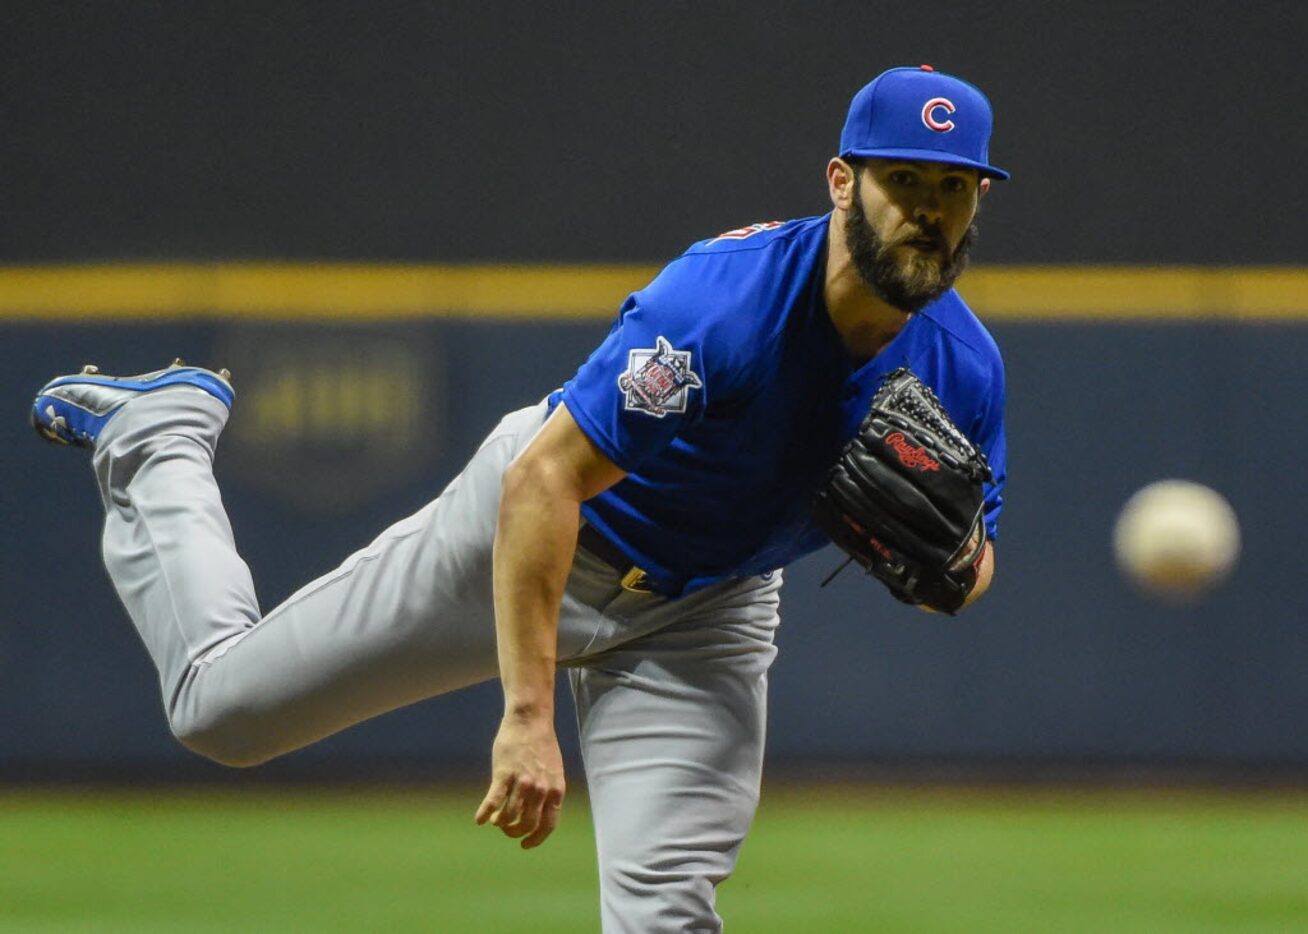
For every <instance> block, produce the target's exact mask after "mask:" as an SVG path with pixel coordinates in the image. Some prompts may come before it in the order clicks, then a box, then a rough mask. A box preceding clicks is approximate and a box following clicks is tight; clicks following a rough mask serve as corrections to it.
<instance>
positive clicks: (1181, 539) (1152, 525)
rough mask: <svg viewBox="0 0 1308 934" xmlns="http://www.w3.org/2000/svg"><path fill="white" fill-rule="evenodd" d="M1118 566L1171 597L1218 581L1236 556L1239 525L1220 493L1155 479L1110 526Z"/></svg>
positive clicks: (1148, 587)
mask: <svg viewBox="0 0 1308 934" xmlns="http://www.w3.org/2000/svg"><path fill="white" fill-rule="evenodd" d="M1113 548H1114V551H1115V553H1116V555H1117V564H1118V567H1120V568H1121V569H1122V571H1123V573H1125V574H1126V575H1127V577H1129V578H1130V579H1131V580H1133V581H1134V582H1135V583H1136V584H1138V585H1139V586H1140V587H1141V588H1143V589H1144V590H1145V591H1147V592H1149V593H1151V594H1154V595H1157V596H1162V597H1168V598H1172V599H1185V598H1193V597H1196V596H1199V595H1200V594H1202V593H1204V592H1205V591H1208V590H1210V589H1211V588H1212V587H1214V586H1216V585H1217V584H1218V583H1220V582H1221V581H1222V580H1223V579H1224V578H1225V577H1226V576H1227V575H1228V574H1230V572H1231V569H1232V568H1234V567H1235V562H1236V559H1237V558H1238V557H1239V554H1240V524H1239V521H1238V520H1237V519H1236V516H1235V510H1233V509H1232V508H1231V504H1230V503H1228V502H1227V501H1226V499H1225V498H1224V497H1223V496H1222V495H1221V494H1220V493H1218V492H1217V491H1216V490H1213V489H1210V488H1209V487H1206V486H1204V485H1203V484H1200V483H1192V482H1190V481H1188V480H1159V481H1157V482H1156V483H1151V484H1149V485H1148V486H1145V487H1143V488H1141V489H1140V490H1139V491H1138V492H1137V493H1136V494H1135V495H1134V496H1132V497H1131V498H1130V499H1129V500H1127V501H1126V505H1125V506H1123V507H1122V512H1121V513H1120V514H1119V515H1118V517H1117V525H1116V527H1115V528H1114V530H1113Z"/></svg>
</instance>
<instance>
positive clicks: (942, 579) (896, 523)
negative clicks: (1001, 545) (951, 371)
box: [813, 368, 992, 613]
mask: <svg viewBox="0 0 1308 934" xmlns="http://www.w3.org/2000/svg"><path fill="white" fill-rule="evenodd" d="M991 479H992V477H991V473H990V466H989V465H988V464H987V463H986V459H985V455H983V454H982V453H981V452H980V451H979V450H977V448H976V447H975V446H974V445H973V444H972V442H971V441H969V440H968V439H967V436H966V435H964V434H963V432H961V431H959V429H958V427H957V426H956V425H955V424H954V423H953V421H952V420H951V419H950V418H949V413H947V412H946V411H945V409H944V406H942V405H941V404H940V400H939V399H937V398H936V395H935V393H933V392H932V391H931V390H930V388H928V387H927V386H926V385H925V384H924V383H922V381H921V380H919V379H918V378H917V377H916V376H915V375H914V374H913V372H912V371H911V370H908V369H904V368H901V369H898V370H895V371H894V372H893V373H890V374H888V375H887V376H886V377H885V379H884V380H883V381H882V383H881V386H880V387H879V388H878V389H877V392H876V395H875V396H874V397H873V399H872V406H871V409H870V410H869V411H868V414H867V416H866V417H865V418H864V419H863V423H862V424H861V425H860V426H859V430H858V433H857V434H855V435H854V437H853V439H851V440H850V442H849V444H848V445H846V446H845V449H844V451H842V452H841V455H840V457H839V459H838V460H837V461H836V463H835V464H834V465H833V466H832V468H831V471H830V472H829V473H828V474H827V477H826V480H825V481H824V483H823V485H822V488H821V489H820V490H819V491H818V495H817V499H816V501H815V503H814V506H813V518H814V521H815V522H816V523H817V525H818V527H819V528H821V529H822V530H823V531H824V532H826V533H827V535H829V536H830V537H831V540H832V541H833V542H835V543H836V544H837V545H839V546H840V548H842V549H843V550H844V551H845V552H846V553H847V554H848V555H849V556H850V560H853V561H857V562H858V563H859V564H860V565H861V566H862V567H863V568H864V569H865V570H866V571H867V572H868V573H869V574H872V575H873V576H875V577H876V578H877V579H878V580H880V581H881V582H882V583H884V584H885V585H886V587H887V588H889V590H890V592H891V593H892V594H893V595H894V596H895V597H896V598H898V599H899V600H902V601H904V602H905V603H911V604H915V605H917V604H920V605H924V606H928V607H930V608H931V609H934V610H940V611H941V612H944V613H955V612H957V611H958V610H959V608H961V607H962V605H963V603H964V602H965V601H966V600H967V595H968V594H969V593H971V592H972V588H973V587H975V586H976V580H977V567H978V565H979V564H980V560H981V557H982V555H984V554H985V544H986V536H985V528H984V525H983V522H982V514H983V512H984V508H985V499H984V484H985V483H986V482H988V481H989V480H991Z"/></svg>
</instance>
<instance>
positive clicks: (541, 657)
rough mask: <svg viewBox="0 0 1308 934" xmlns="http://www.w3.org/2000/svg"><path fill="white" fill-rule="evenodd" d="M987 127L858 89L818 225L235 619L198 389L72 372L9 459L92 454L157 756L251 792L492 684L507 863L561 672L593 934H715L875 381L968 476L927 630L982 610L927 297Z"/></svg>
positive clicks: (948, 108) (963, 347)
mask: <svg viewBox="0 0 1308 934" xmlns="http://www.w3.org/2000/svg"><path fill="white" fill-rule="evenodd" d="M991 120H992V118H991V109H990V105H989V102H988V101H987V99H986V98H985V97H984V96H983V95H982V93H981V92H980V91H979V90H977V89H976V88H975V87H973V86H972V85H970V84H968V83H966V82H964V81H962V80H960V79H958V78H955V77H952V76H949V75H945V74H942V73H939V72H935V71H933V70H932V69H931V68H929V67H928V66H922V67H920V68H896V69H892V70H890V71H887V72H885V73H883V74H881V75H880V76H878V77H877V78H876V79H875V80H873V81H872V82H871V83H870V84H868V85H867V86H866V87H864V88H863V89H862V90H860V91H859V92H858V93H857V94H856V95H855V96H854V98H853V100H852V102H851V104H850V108H849V114H848V118H847V121H846V123H845V126H844V131H843V133H842V135H841V141H840V150H839V156H838V157H837V158H833V159H831V161H830V162H829V164H828V165H827V169H826V179H827V184H828V191H829V194H830V198H831V203H832V210H831V211H830V212H829V213H827V214H825V215H823V216H820V217H811V218H806V219H801V220H795V221H790V222H787V223H778V222H772V223H763V224H754V225H752V226H749V227H744V228H741V229H738V230H732V231H730V232H728V233H724V234H722V235H721V236H718V237H714V238H712V239H709V240H705V241H702V242H699V243H696V244H695V245H693V246H692V247H690V249H688V250H687V251H686V252H685V253H684V254H683V255H681V256H680V257H678V258H676V259H675V260H673V261H672V262H671V263H669V264H668V265H667V266H666V267H665V268H664V269H663V270H662V272H660V274H659V275H658V276H657V277H656V278H655V279H654V281H653V282H651V283H650V284H649V285H648V286H646V287H645V288H643V289H640V290H639V291H637V292H635V293H633V294H632V295H631V296H630V297H629V298H628V299H627V300H626V302H625V303H624V304H623V305H622V307H621V309H620V311H619V313H618V316H617V319H616V320H615V321H614V323H613V325H612V328H611V329H610V331H609V333H608V335H607V337H606V338H605V339H604V341H603V342H602V343H601V344H600V345H599V347H598V348H597V349H596V350H595V351H594V352H593V353H592V354H591V356H590V358H589V359H587V360H586V361H585V362H584V363H583V364H582V365H581V367H580V369H579V370H578V371H577V373H576V375H575V376H574V377H573V378H572V379H570V380H569V381H568V382H567V383H566V384H565V385H564V386H563V387H562V388H561V389H559V390H557V391H555V392H553V393H551V394H550V395H549V396H548V397H547V398H546V399H544V400H542V401H541V402H540V403H539V404H538V405H535V406H532V407H530V408H526V409H522V410H520V411H515V412H512V413H511V414H509V415H508V416H506V417H505V418H504V419H503V420H502V421H501V422H500V423H499V425H498V426H497V427H495V429H494V430H493V431H491V433H490V434H489V436H488V437H487V438H486V439H485V441H484V442H483V443H482V445H481V447H480V448H479V449H478V450H477V452H476V453H475V454H474V455H473V456H472V458H471V460H470V461H469V463H468V464H467V466H466V467H465V469H464V470H463V471H462V472H461V473H460V474H459V475H458V476H457V477H456V478H455V479H454V480H453V481H452V482H451V483H450V484H449V486H448V487H447V488H446V489H445V490H444V491H443V492H442V493H441V495H440V496H439V497H438V498H437V499H436V500H435V501H433V502H431V503H430V504H428V505H427V506H426V507H425V508H423V509H422V510H420V511H419V512H417V513H416V514H414V515H412V516H409V517H408V518H406V519H403V520H401V521H400V522H398V523H397V524H395V525H393V526H392V527H390V528H389V529H387V530H386V531H384V532H382V533H381V535H380V536H378V537H377V538H376V539H375V540H374V541H373V542H372V543H371V544H369V545H368V546H367V547H365V548H363V549H362V550H361V551H359V552H357V553H356V554H354V555H351V556H350V557H349V558H347V559H346V560H345V561H344V563H343V564H341V565H340V566H339V567H338V568H337V569H336V570H334V571H332V572H330V573H328V574H326V575H324V576H323V577H321V578H319V579H318V580H316V581H313V582H312V583H309V584H307V585H305V586H304V587H303V588H302V589H300V590H299V591H298V592H296V593H295V594H293V595H292V596H291V597H290V598H289V599H287V600H286V601H285V602H284V603H283V604H282V605H280V606H278V607H276V608H275V609H272V610H270V611H268V612H266V613H264V612H262V611H261V610H260V608H259V605H258V603H257V601H256V599H255V593H254V586H253V583H252V581H251V576H250V572H249V570H248V569H247V567H246V565H245V563H244V562H243V561H242V560H241V558H240V556H239V555H238V553H237V550H236V547H235V544H234V542H233V537H232V531H231V527H230V525H229V524H228V521H227V517H226V515H225V513H224V510H223V505H222V502H221V500H220V497H219V491H218V488H217V486H216V484H215V481H214V478H213V473H212V461H213V457H214V451H215V448H216V446H217V443H218V437H219V434H220V433H221V432H222V429H223V427H224V425H225V424H226V422H227V419H228V415H229V412H230V409H231V406H232V403H233V399H234V391H233V388H232V385H231V381H230V378H229V376H228V374H227V372H226V371H220V372H210V371H208V370H204V369H201V368H198V367H192V366H185V365H182V364H181V362H180V361H178V363H176V364H174V365H173V366H170V367H168V368H166V369H163V370H160V371H158V372H154V373H147V374H144V375H140V376H132V377H121V378H115V377H110V376H105V375H101V374H100V373H99V372H98V371H97V370H95V368H94V367H88V368H87V369H86V370H84V371H83V372H82V373H79V374H76V375H72V376H65V377H61V378H58V379H55V380H53V381H51V382H50V383H49V384H47V385H46V386H45V387H43V388H42V389H41V390H40V392H39V394H38V395H37V397H36V400H35V402H34V404H33V409H32V419H33V424H34V425H35V427H36V428H37V430H38V432H39V433H40V434H41V435H42V436H43V437H45V438H47V439H49V440H51V441H56V442H61V443H65V444H72V445H78V446H82V447H86V448H90V449H91V451H92V464H93V466H94V472H95V475H96V478H97V480H98V482H99V486H100V490H101V493H102V496H103V502H104V507H105V511H106V520H105V526H104V536H103V553H104V560H105V564H106V565H107V567H108V570H109V574H110V576H111V577H112V579H113V582H114V585H115V587H116V588H117V591H118V594H119V595H120V597H121V599H122V601H123V603H124V605H125V606H126V609H127V611H128V613H129V615H130V616H131V618H132V621H133V622H134V624H135V625H136V627H137V629H138V630H139V632H140V635H141V637H142V639H143V640H144V642H145V645H146V648H147V649H148V651H149V653H150V655H151V657H152V658H153V660H154V662H155V665H156V666H157V668H158V671H159V677H160V684H161V688H162V693H163V698H164V706H165V710H166V713H167V716H168V720H169V723H170V725H171V728H172V730H173V732H174V733H175V735H176V736H177V738H178V739H179V740H180V741H181V742H182V743H183V744H184V745H186V746H187V747H189V748H190V749H192V750H194V751H196V752H198V753H200V754H201V755H204V756H207V757H209V758H211V759H214V760H216V761H218V762H221V763H226V764H230V765H233V766H249V765H255V764H257V763H261V762H264V761H266V760H269V759H271V758H273V757H275V756H278V755H281V754H282V753H285V752H289V751H291V750H293V749H296V748H299V747H302V746H304V745H306V744H308V743H312V742H314V741H315V740H318V739H321V738H323V737H325V736H328V735H329V734H332V733H334V732H336V731H338V730H341V729H344V728H345V727H347V726H350V725H351V724H354V723H357V722H359V721H361V720H365V719H367V718H369V717H373V716H376V715H378V714H380V713H383V712H385V711H388V710H392V709H394V708H396V707H399V706H402V705H405V704H409V703H413V702H415V701H419V700H422V699H425V698H428V697H432V696H434V695H437V694H441V693H443V692H446V691H450V690H453V689H455V688H458V687H461V686H463V685H468V684H472V683H474V682H479V681H483V680H486V679H489V678H494V677H498V678H500V680H501V682H502V685H503V690H504V701H505V706H504V715H503V719H502V721H501V724H500V727H499V732H498V735H497V736H496V739H495V743H494V748H493V750H492V778H491V782H490V787H489V790H488V792H487V794H486V796H485V799H484V800H483V801H482V802H481V804H480V806H479V807H478V808H477V810H476V820H477V821H478V822H479V823H489V824H491V825H494V826H496V827H498V828H499V829H500V830H501V831H503V833H505V834H506V835H508V836H509V837H513V838H518V839H520V840H521V844H522V846H523V847H534V846H536V845H537V844H539V843H541V842H542V841H543V840H545V839H546V837H548V836H549V834H550V832H551V831H552V830H553V829H554V827H555V825H556V823H557V821H558V819H559V813H560V806H561V803H562V800H563V795H564V775H563V768H562V761H561V756H560V752H559V747H558V742H557V740H556V738H555V728H554V717H555V712H554V709H553V703H554V680H555V675H556V671H557V670H558V669H559V668H564V669H566V670H567V672H568V676H569V678H570V680H571V687H572V690H573V693H574V696H575V699H576V707H577V714H578V718H579V723H580V736H581V745H582V753H583V760H584V763H585V772H586V779H587V783H588V786H589V792H590V797H591V802H592V806H593V815H594V824H595V833H596V841H597V846H598V855H599V867H600V883H601V885H600V887H601V895H602V905H601V911H602V917H603V926H604V930H605V931H607V932H619V931H632V932H655V931H686V930H695V931H711V930H719V929H720V926H721V921H720V919H719V917H718V915H717V913H716V911H715V909H714V889H715V887H716V885H717V884H718V883H719V882H721V881H722V880H723V879H725V878H727V876H728V875H729V874H730V873H731V871H732V868H733V866H734V865H735V861H736V856H737V853H738V851H739V848H740V845H741V842H742V840H743V838H744V836H745V833H746V831H747V829H748V827H749V824H750V821H751V819H752V817H753V815H754V811H755V807H756V804H757V801H758V795H759V786H760V771H761V766H762V760H763V744H764V719H765V718H764V708H765V702H766V686H767V672H768V668H769V665H770V664H771V662H772V660H773V657H774V655H775V652H776V650H775V648H774V646H773V635H774V632H775V630H776V627H777V624H778V605H779V592H780V589H781V584H782V574H781V571H780V569H781V568H782V567H783V566H784V565H786V564H788V563H789V562H791V561H793V560H795V559H797V558H799V557H801V556H803V555H805V554H808V553H810V552H813V551H815V550H816V549H818V548H821V547H823V546H824V545H825V544H826V543H827V542H828V540H829V539H828V537H827V535H825V534H824V533H823V532H822V531H821V530H820V529H819V528H818V527H817V526H816V525H815V524H814V522H813V519H812V515H811V507H812V504H813V502H814V496H815V493H816V492H817V490H818V488H819V486H820V485H821V483H822V482H823V478H824V476H825V475H826V473H827V472H828V470H829V468H830V467H831V465H832V463H833V461H835V460H836V458H837V456H838V455H839V454H840V452H841V450H842V446H843V445H845V443H846V442H847V441H849V439H850V438H851V437H852V436H853V435H854V434H855V432H856V431H857V430H858V429H859V425H860V420H861V419H862V418H863V416H864V414H865V413H866V412H867V411H868V408H869V400H870V399H871V398H872V396H873V393H874V392H875V391H876V389H877V387H878V385H879V384H880V383H881V382H882V379H883V377H885V376H886V375H887V374H888V373H890V372H891V371H892V370H896V369H897V368H903V367H908V368H911V370H912V371H913V373H916V374H917V375H918V376H919V377H920V378H921V380H922V382H923V383H925V384H926V385H927V386H929V387H930V388H931V389H933V390H934V392H935V395H936V396H938V397H939V399H940V401H941V402H942V403H943V405H944V407H945V408H946V409H947V410H948V413H949V415H950V416H952V419H953V421H954V422H955V423H956V425H957V426H958V428H959V429H961V431H962V432H964V433H965V434H966V435H967V437H968V438H970V439H971V440H972V441H973V442H974V443H975V444H976V446H977V447H978V448H980V450H981V451H982V452H984V455H985V457H986V458H987V459H988V461H989V470H990V473H988V474H987V476H988V477H990V479H989V481H988V482H986V483H985V485H984V490H983V495H982V494H979V495H978V502H983V509H982V522H981V527H983V528H984V536H983V537H982V545H981V547H980V549H979V554H978V556H977V557H976V558H975V560H970V559H969V560H970V564H969V570H968V571H967V575H968V576H967V582H966V586H965V587H964V588H963V590H961V591H960V599H963V600H965V602H970V601H971V600H974V599H975V598H976V597H978V596H979V595H980V594H981V593H983V592H984V591H985V589H986V588H987V587H988V586H989V583H990V579H991V575H992V573H993V567H994V549H993V539H994V537H995V534H996V523H997V519H998V516H999V512H1000V508H1001V493H1002V490H1003V486H1004V477H1005V470H1004V464H1005V443H1004V416H1003V408H1004V375H1003V367H1002V363H1001V361H1000V356H999V353H998V350H997V348H996V345H995V343H994V341H993V340H992V339H991V337H990V335H989V334H988V333H987V332H986V330H985V328H984V327H983V326H982V325H981V324H980V322H979V321H978V320H977V319H976V317H975V316H974V315H973V314H972V312H971V311H970V310H969V309H968V308H967V307H966V305H965V304H964V303H963V301H962V299H961V298H960V297H959V296H958V294H957V293H956V292H955V291H954V290H953V288H952V286H953V283H954V280H955V279H956V278H957V276H958V275H959V274H960V273H961V272H962V270H963V267H964V265H965V262H966V258H967V250H968V246H969V244H970V242H971V238H972V232H973V219H974V216H975V213H976V209H977V205H978V201H979V199H980V198H981V196H982V195H983V194H984V193H985V192H986V190H987V189H988V188H989V186H990V183H991V180H992V179H1003V178H1006V177H1007V176H1006V174H1005V173H1004V172H1003V171H1001V170H1000V169H998V168H996V167H994V166H993V165H991V164H990V163H989V160H988V144H989V137H990V131H991ZM896 443H897V444H899V445H900V446H901V454H902V447H903V445H904V444H905V442H904V441H903V439H902V437H900V438H897V439H896ZM922 457H923V455H921V454H920V452H919V453H918V460H917V461H915V462H914V463H915V464H916V465H917V467H919V468H921V469H926V467H923V465H924V464H925V465H928V466H929V465H930V464H932V463H935V461H932V460H930V458H927V459H926V460H922ZM938 466H939V465H938V464H937V466H936V468H931V469H937V468H938ZM874 544H877V543H874ZM878 547H879V545H878ZM892 591H893V592H894V593H895V594H896V595H897V596H900V597H901V598H904V597H905V596H906V593H905V590H903V589H899V588H895V587H892ZM912 602H924V603H926V604H927V605H931V601H930V600H929V599H923V600H913V601H912ZM953 608H956V607H949V608H947V609H953Z"/></svg>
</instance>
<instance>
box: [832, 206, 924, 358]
mask: <svg viewBox="0 0 1308 934" xmlns="http://www.w3.org/2000/svg"><path fill="white" fill-rule="evenodd" d="M822 298H823V300H824V301H825V302H826V306H827V314H828V315H829V316H830V318H831V323H832V324H833V325H834V326H835V328H836V331H837V333H839V334H840V339H841V341H842V342H843V343H844V345H845V350H846V351H848V352H849V355H850V356H851V357H852V358H854V360H855V361H856V362H858V363H860V364H862V363H865V362H867V361H868V360H871V359H872V358H873V357H875V356H876V355H877V354H878V353H880V352H881V350H882V349H883V348H884V347H885V346H886V345H887V344H889V343H890V342H891V341H892V340H894V339H895V335H897V334H898V333H899V332H900V331H902V330H903V329H904V325H906V324H908V321H909V319H910V318H911V317H913V316H912V314H911V313H909V312H906V311H903V310H902V309H899V308H896V307H895V306H893V305H891V304H889V303H888V302H886V301H885V300H884V299H883V298H881V297H880V296H879V295H876V294H875V293H874V292H873V291H872V290H871V289H869V288H868V287H867V283H865V282H864V281H863V277H862V276H860V275H859V273H858V267H857V266H855V265H854V259H853V257H852V256H851V255H850V253H849V249H848V248H847V247H846V246H845V236H844V230H843V229H842V228H841V226H840V224H839V222H838V220H837V216H836V214H834V213H833V214H832V217H831V222H830V227H829V228H828V231H827V257H826V278H825V281H824V284H823V289H822Z"/></svg>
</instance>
